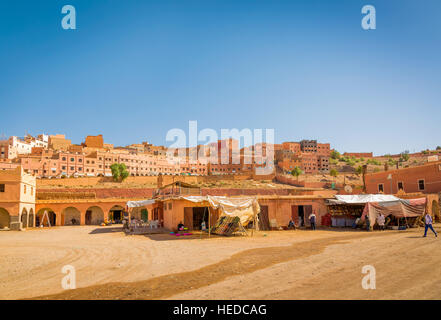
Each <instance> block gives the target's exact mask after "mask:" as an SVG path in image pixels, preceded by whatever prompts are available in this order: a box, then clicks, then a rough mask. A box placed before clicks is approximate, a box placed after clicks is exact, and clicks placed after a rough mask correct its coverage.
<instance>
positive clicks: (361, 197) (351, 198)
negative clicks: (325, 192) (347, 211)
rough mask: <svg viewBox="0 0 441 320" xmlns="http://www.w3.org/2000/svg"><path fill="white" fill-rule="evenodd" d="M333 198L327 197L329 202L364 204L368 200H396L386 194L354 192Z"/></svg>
mask: <svg viewBox="0 0 441 320" xmlns="http://www.w3.org/2000/svg"><path fill="white" fill-rule="evenodd" d="M334 197H335V199H328V203H329V204H365V203H368V202H385V201H397V200H400V198H397V197H395V196H393V195H388V194H356V195H338V194H336V195H335V196H334Z"/></svg>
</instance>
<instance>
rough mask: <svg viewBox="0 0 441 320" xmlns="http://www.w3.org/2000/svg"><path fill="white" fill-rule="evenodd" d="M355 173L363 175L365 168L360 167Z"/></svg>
mask: <svg viewBox="0 0 441 320" xmlns="http://www.w3.org/2000/svg"><path fill="white" fill-rule="evenodd" d="M355 172H356V173H357V174H358V175H360V174H362V173H363V166H358V167H357V169H356V170H355Z"/></svg>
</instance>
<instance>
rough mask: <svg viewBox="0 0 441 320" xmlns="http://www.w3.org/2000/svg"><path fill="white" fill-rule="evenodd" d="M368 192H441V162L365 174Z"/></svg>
mask: <svg viewBox="0 0 441 320" xmlns="http://www.w3.org/2000/svg"><path fill="white" fill-rule="evenodd" d="M365 183H366V192H367V193H385V194H396V193H398V192H399V191H400V190H402V191H404V192H405V193H415V192H421V193H425V194H428V193H439V192H441V162H440V161H438V162H432V163H427V164H425V165H422V166H418V167H411V168H402V169H396V170H389V171H383V172H377V173H369V174H366V175H365Z"/></svg>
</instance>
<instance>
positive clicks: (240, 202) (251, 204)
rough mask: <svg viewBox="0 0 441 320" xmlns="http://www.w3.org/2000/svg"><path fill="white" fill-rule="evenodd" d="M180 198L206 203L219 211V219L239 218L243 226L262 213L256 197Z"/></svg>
mask: <svg viewBox="0 0 441 320" xmlns="http://www.w3.org/2000/svg"><path fill="white" fill-rule="evenodd" d="M180 198H181V199H184V200H187V201H191V202H203V201H206V202H208V203H209V204H210V207H212V208H214V209H219V218H220V217H222V216H229V217H239V219H240V222H241V224H242V226H246V225H248V223H250V222H251V221H254V220H255V219H256V218H257V215H258V213H259V212H260V206H259V203H258V201H257V198H256V197H237V198H235V197H223V196H182V197H180Z"/></svg>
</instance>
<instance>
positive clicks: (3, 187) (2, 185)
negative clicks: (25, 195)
mask: <svg viewBox="0 0 441 320" xmlns="http://www.w3.org/2000/svg"><path fill="white" fill-rule="evenodd" d="M0 192H5V185H4V184H0Z"/></svg>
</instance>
